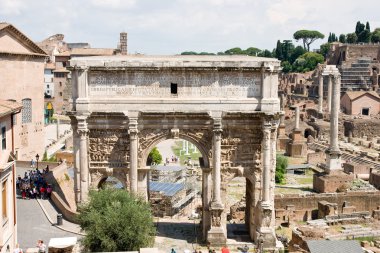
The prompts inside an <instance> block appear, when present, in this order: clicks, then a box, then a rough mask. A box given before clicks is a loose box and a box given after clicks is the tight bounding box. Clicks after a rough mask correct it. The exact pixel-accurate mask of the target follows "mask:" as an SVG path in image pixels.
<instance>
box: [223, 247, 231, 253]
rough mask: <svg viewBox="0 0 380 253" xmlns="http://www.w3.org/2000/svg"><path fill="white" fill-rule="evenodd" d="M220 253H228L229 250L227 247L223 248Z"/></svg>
mask: <svg viewBox="0 0 380 253" xmlns="http://www.w3.org/2000/svg"><path fill="white" fill-rule="evenodd" d="M222 253H230V250H229V249H228V247H227V245H224V246H223V248H222Z"/></svg>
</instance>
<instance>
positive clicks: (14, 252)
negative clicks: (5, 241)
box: [13, 243, 23, 253]
mask: <svg viewBox="0 0 380 253" xmlns="http://www.w3.org/2000/svg"><path fill="white" fill-rule="evenodd" d="M13 253H23V252H22V249H21V248H20V244H18V243H17V244H16V247H15V249H14V250H13Z"/></svg>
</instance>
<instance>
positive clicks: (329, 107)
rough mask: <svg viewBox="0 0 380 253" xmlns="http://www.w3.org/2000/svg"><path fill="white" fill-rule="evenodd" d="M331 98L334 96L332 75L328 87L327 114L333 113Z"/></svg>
mask: <svg viewBox="0 0 380 253" xmlns="http://www.w3.org/2000/svg"><path fill="white" fill-rule="evenodd" d="M331 96H332V75H331V74H330V75H329V82H328V87H327V112H328V113H330V112H331Z"/></svg>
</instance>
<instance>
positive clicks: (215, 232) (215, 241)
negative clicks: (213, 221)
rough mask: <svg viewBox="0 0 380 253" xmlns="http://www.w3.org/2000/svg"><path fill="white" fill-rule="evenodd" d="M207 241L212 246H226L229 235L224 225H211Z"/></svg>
mask: <svg viewBox="0 0 380 253" xmlns="http://www.w3.org/2000/svg"><path fill="white" fill-rule="evenodd" d="M207 242H208V243H209V244H210V246H213V247H216V246H224V245H225V244H226V242H227V236H226V233H225V231H224V229H223V228H222V227H211V229H210V230H209V231H208V232H207Z"/></svg>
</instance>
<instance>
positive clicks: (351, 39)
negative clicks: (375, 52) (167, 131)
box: [346, 33, 358, 44]
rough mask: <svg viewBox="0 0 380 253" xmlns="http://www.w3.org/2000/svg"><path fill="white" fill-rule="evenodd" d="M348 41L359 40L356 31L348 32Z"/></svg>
mask: <svg viewBox="0 0 380 253" xmlns="http://www.w3.org/2000/svg"><path fill="white" fill-rule="evenodd" d="M346 41H347V43H350V44H354V43H356V42H357V41H358V36H357V35H356V33H349V34H347V40H346Z"/></svg>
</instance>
